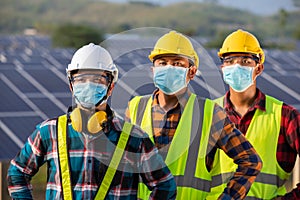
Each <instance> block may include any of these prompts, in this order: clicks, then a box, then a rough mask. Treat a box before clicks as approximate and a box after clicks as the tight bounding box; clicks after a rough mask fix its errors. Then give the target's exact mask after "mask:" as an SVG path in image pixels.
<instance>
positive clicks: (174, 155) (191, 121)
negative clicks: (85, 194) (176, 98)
mask: <svg viewBox="0 0 300 200" xmlns="http://www.w3.org/2000/svg"><path fill="white" fill-rule="evenodd" d="M195 99H196V95H195V94H192V95H191V96H190V98H189V100H188V102H187V104H186V106H185V109H184V111H183V113H182V116H181V119H180V121H179V124H178V127H177V129H176V132H175V134H174V138H173V140H172V142H171V144H170V147H169V151H168V154H167V157H166V160H165V162H166V164H167V165H168V167H169V168H170V170H171V172H172V174H173V176H174V178H175V180H176V183H177V199H195V198H198V199H204V198H205V196H206V195H207V192H209V190H210V181H211V176H210V174H209V172H208V171H207V169H206V163H205V156H206V149H207V144H208V139H209V133H210V127H211V123H212V115H213V109H214V102H212V101H211V100H205V99H200V98H199V99H198V100H195ZM137 108H138V109H137ZM151 110H152V99H151V98H150V96H147V97H146V98H145V97H135V98H134V99H132V101H131V102H130V103H129V111H130V117H131V120H132V122H135V123H136V124H137V125H140V126H141V127H142V128H143V129H144V130H145V129H146V130H148V132H147V133H148V134H149V135H150V136H151V137H152V135H153V131H152V124H151V123H152V115H151ZM141 113H142V114H141ZM204 113H205V116H203V114H204ZM138 116H139V117H138ZM203 117H204V118H203ZM187 133H190V134H187ZM152 138H153V137H152ZM141 185H142V184H141V183H140V185H139V198H142V199H147V195H146V193H147V194H148V195H149V192H146V191H147V188H146V187H145V186H143V187H142V188H141V187H140V186H141ZM141 191H142V192H141Z"/></svg>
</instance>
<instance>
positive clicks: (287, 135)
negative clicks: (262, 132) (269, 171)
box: [224, 89, 300, 199]
mask: <svg viewBox="0 0 300 200" xmlns="http://www.w3.org/2000/svg"><path fill="white" fill-rule="evenodd" d="M229 97H230V92H229V91H228V92H227V93H226V95H225V98H224V109H225V111H226V113H227V115H228V117H229V119H230V120H231V121H232V122H233V123H235V124H236V127H237V128H238V129H239V130H240V131H241V132H242V133H244V134H245V133H246V132H247V130H248V127H249V125H250V122H251V120H252V118H253V115H254V113H255V110H256V109H260V110H262V111H265V110H266V107H265V104H266V95H265V94H264V93H262V92H261V91H260V90H259V89H257V92H256V99H255V101H254V103H253V105H252V106H251V107H250V108H249V110H248V111H247V113H246V114H245V115H244V116H241V115H240V114H239V113H237V112H236V111H235V110H234V108H233V105H232V103H231V101H230V99H229ZM297 153H298V154H299V155H300V113H299V112H298V111H297V110H296V109H295V108H293V107H291V106H289V105H287V104H285V103H283V106H282V114H281V125H280V133H279V139H278V146H277V154H276V157H277V161H278V163H279V165H280V166H281V167H282V169H283V170H285V171H286V172H291V171H292V170H293V168H294V165H295V161H296V157H297ZM284 199H300V183H298V184H297V188H295V189H294V190H293V191H292V192H290V193H289V194H286V196H285V198H284Z"/></svg>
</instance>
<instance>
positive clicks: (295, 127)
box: [278, 104, 300, 200]
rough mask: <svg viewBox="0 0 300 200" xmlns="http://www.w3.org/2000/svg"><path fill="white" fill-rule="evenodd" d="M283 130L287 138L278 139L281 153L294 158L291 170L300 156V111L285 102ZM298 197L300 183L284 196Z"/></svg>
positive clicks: (299, 194) (286, 197)
mask: <svg viewBox="0 0 300 200" xmlns="http://www.w3.org/2000/svg"><path fill="white" fill-rule="evenodd" d="M281 132H283V133H285V138H284V139H282V140H279V141H278V146H279V145H281V147H280V149H282V152H280V153H281V154H282V155H283V156H285V157H288V158H289V159H292V161H291V162H290V163H291V164H290V166H291V167H290V170H291V169H292V167H293V166H294V164H295V160H296V157H297V154H298V156H300V113H299V112H298V111H297V110H296V109H295V108H293V107H291V106H288V105H286V104H283V107H282V121H281ZM296 167H297V166H296ZM297 198H300V183H298V184H297V186H296V188H294V189H293V190H292V191H290V192H288V193H287V194H286V195H284V196H283V197H282V199H284V200H292V199H297Z"/></svg>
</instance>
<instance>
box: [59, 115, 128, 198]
mask: <svg viewBox="0 0 300 200" xmlns="http://www.w3.org/2000/svg"><path fill="white" fill-rule="evenodd" d="M67 126H68V123H67V115H63V116H60V117H59V118H58V126H57V127H58V129H57V140H58V157H59V166H60V171H61V183H62V192H63V198H64V199H65V200H69V199H72V188H71V178H70V166H69V165H70V164H69V159H68V147H67ZM132 126H133V125H132V124H130V123H127V122H125V123H124V125H123V129H122V132H121V135H120V138H119V141H118V143H117V146H116V149H115V151H114V153H113V156H112V159H111V161H110V163H109V166H108V168H107V171H106V173H105V175H104V178H103V180H102V183H101V185H100V187H99V189H98V192H97V194H96V197H95V199H97V200H100V199H104V198H105V196H106V194H107V192H108V190H109V186H110V184H111V182H112V179H113V177H114V175H115V173H116V170H117V168H118V166H119V163H120V161H121V158H122V156H123V153H124V149H125V148H126V145H127V141H128V138H129V135H130V132H131V129H132Z"/></svg>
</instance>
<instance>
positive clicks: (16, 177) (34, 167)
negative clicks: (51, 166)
mask: <svg viewBox="0 0 300 200" xmlns="http://www.w3.org/2000/svg"><path fill="white" fill-rule="evenodd" d="M39 143H40V140H39V131H37V130H36V131H35V132H34V133H33V134H32V135H31V136H30V137H29V138H28V139H27V142H26V143H25V145H24V147H23V148H22V149H21V150H20V152H19V153H18V154H17V156H16V157H15V158H14V159H12V160H11V162H10V166H9V168H8V173H7V182H8V191H9V194H10V196H11V198H13V199H32V194H31V190H32V186H31V184H30V181H31V178H32V177H33V176H34V175H35V174H36V173H37V172H38V166H39V165H40V164H41V163H42V162H43V159H42V158H41V157H40V156H38V155H37V152H38V151H39V150H38V148H37V147H38V146H36V145H37V144H39Z"/></svg>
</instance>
